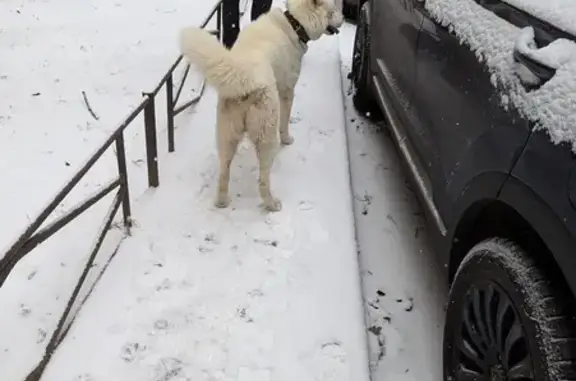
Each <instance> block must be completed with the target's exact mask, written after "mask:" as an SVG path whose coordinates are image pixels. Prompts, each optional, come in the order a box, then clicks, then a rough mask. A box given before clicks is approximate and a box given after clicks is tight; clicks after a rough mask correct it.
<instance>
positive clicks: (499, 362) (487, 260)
mask: <svg viewBox="0 0 576 381" xmlns="http://www.w3.org/2000/svg"><path fill="white" fill-rule="evenodd" d="M563 290H564V289H563V288H562V289H561V288H558V287H557V286H555V285H553V284H552V282H551V279H548V278H547V276H546V275H545V273H544V271H542V270H541V269H540V268H539V267H538V266H537V265H536V263H535V261H534V260H533V258H531V257H530V256H529V255H528V254H527V253H526V252H524V251H523V250H522V249H520V248H519V247H518V246H516V245H514V244H512V243H510V242H508V241H505V240H501V239H490V240H487V241H484V242H482V243H480V244H478V245H476V246H475V247H474V248H472V249H471V250H470V252H469V253H468V254H467V256H466V258H465V259H464V261H463V262H462V264H461V265H460V268H459V269H458V272H457V274H456V276H455V279H454V282H453V284H452V287H451V290H450V303H449V305H448V309H447V316H446V323H445V324H446V325H445V328H444V379H445V380H450V381H472V380H477V381H481V380H486V381H492V380H495V381H532V380H534V381H552V380H573V379H575V378H576V368H575V366H576V362H575V359H576V330H575V320H574V316H573V312H572V309H571V305H570V304H569V303H568V302H567V299H566V298H565V297H564V295H565V293H564V292H563ZM569 305H570V308H569V307H568V306H569Z"/></svg>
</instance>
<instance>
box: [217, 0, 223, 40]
mask: <svg viewBox="0 0 576 381" xmlns="http://www.w3.org/2000/svg"><path fill="white" fill-rule="evenodd" d="M222 3H223V2H222V1H221V2H220V4H219V5H218V9H217V10H216V30H218V40H219V41H222Z"/></svg>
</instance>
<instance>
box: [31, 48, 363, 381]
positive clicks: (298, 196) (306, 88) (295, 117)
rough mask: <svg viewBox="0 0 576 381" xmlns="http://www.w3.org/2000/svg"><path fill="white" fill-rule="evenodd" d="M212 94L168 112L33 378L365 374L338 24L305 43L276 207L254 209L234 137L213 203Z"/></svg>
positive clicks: (317, 379)
mask: <svg viewBox="0 0 576 381" xmlns="http://www.w3.org/2000/svg"><path fill="white" fill-rule="evenodd" d="M215 104H216V97H215V94H214V93H213V92H212V91H211V90H210V91H207V93H206V95H205V98H204V99H203V100H202V101H201V103H200V104H199V105H198V106H197V108H196V109H195V110H194V111H193V112H189V113H188V114H186V113H185V115H183V116H181V117H180V118H179V119H178V120H177V121H176V123H177V125H178V126H179V127H180V128H179V129H178V130H177V136H176V138H177V141H176V142H177V150H176V153H174V154H170V155H167V156H165V157H163V158H161V160H160V163H161V167H160V171H161V185H160V187H159V188H158V189H156V190H150V191H149V192H148V193H147V194H146V195H145V196H144V197H142V198H140V199H139V200H138V202H136V203H135V205H134V217H135V219H136V228H135V229H133V237H131V238H129V239H128V240H126V241H125V242H124V243H123V245H122V247H121V248H120V251H119V253H118V254H117V256H116V258H115V259H114V261H113V262H112V263H111V265H110V267H109V268H108V270H107V272H106V273H105V274H104V276H103V277H102V279H101V281H100V283H99V284H98V285H97V287H96V289H95V291H94V294H93V295H92V296H91V297H90V299H89V300H88V302H87V303H86V305H85V306H84V307H83V309H82V310H81V311H80V313H79V316H78V317H77V320H76V322H75V323H74V325H73V326H72V329H71V330H70V332H69V335H68V337H67V338H66V340H65V341H64V342H63V344H62V345H61V347H60V348H59V350H58V351H57V352H56V354H55V356H54V357H53V359H52V361H51V363H50V365H49V366H48V368H47V370H46V373H45V375H44V377H43V378H42V380H43V381H65V380H75V381H80V380H82V381H104V380H105V381H116V380H117V381H185V380H186V381H188V380H193V381H204V380H239V381H268V380H271V381H284V380H286V381H294V380H298V381H328V380H330V381H352V380H353V381H365V380H368V357H367V353H366V349H367V345H366V335H365V329H364V319H363V312H362V300H361V291H360V280H359V274H358V262H357V261H358V259H357V253H356V246H355V241H354V227H353V213H352V202H351V192H350V178H349V172H348V158H347V152H346V137H345V128H344V115H343V103H342V89H341V81H340V58H339V51H338V39H337V37H324V38H323V39H322V40H321V41H319V42H316V43H312V44H311V47H310V50H309V52H308V54H307V55H306V57H305V58H304V63H303V72H302V77H301V79H300V82H299V86H298V88H297V90H296V99H295V105H294V110H293V113H292V126H291V128H292V134H293V136H294V138H295V143H294V144H293V145H292V146H289V147H286V148H284V149H283V150H282V151H281V152H280V154H279V156H278V157H277V160H276V162H275V164H274V168H273V171H272V186H273V190H274V191H275V193H276V196H277V197H279V198H280V199H281V200H282V202H283V210H282V211H281V212H279V213H274V214H264V213H262V212H261V211H260V209H259V208H258V204H259V203H260V200H259V197H258V190H257V183H256V179H257V162H256V159H255V155H254V152H253V150H252V148H251V147H249V145H248V144H247V143H246V144H244V145H243V146H242V147H241V148H240V150H239V153H238V155H237V157H236V159H235V161H234V163H233V167H232V180H231V185H230V190H231V195H236V196H237V197H232V204H231V207H230V208H229V209H225V210H220V209H215V208H214V207H213V206H212V202H213V196H214V187H215V185H216V177H217V174H218V171H217V170H218V159H217V154H216V150H215V144H214V135H215V134H214V126H215Z"/></svg>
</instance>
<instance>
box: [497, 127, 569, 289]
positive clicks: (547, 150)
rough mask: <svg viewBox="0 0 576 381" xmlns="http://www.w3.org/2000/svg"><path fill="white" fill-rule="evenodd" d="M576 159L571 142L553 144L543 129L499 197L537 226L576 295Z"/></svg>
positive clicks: (529, 142)
mask: <svg viewBox="0 0 576 381" xmlns="http://www.w3.org/2000/svg"><path fill="white" fill-rule="evenodd" d="M575 168H576V159H575V158H574V154H573V153H572V151H571V148H570V146H569V145H568V144H561V145H554V144H552V143H551V142H550V138H549V137H548V135H547V134H546V133H545V132H544V131H541V130H540V131H537V132H535V133H533V134H532V136H531V137H530V139H529V141H528V144H527V145H526V148H525V149H524V151H523V153H522V155H521V156H520V159H519V160H518V163H517V164H516V166H515V167H514V170H513V171H512V175H511V176H510V178H509V180H508V181H507V182H506V184H505V185H504V188H503V189H502V192H501V194H500V196H499V199H500V200H502V201H504V202H506V203H507V204H508V205H510V206H512V207H513V208H514V209H515V210H516V211H517V212H518V213H520V214H521V215H522V217H523V218H524V219H525V220H526V221H528V222H529V223H530V225H532V226H533V227H534V229H535V230H536V231H537V232H538V234H539V235H540V237H541V238H542V240H543V241H544V243H545V244H546V246H547V247H548V248H549V249H550V251H551V252H552V255H553V256H554V258H555V260H556V262H557V263H558V265H559V267H560V269H561V270H562V271H563V272H564V275H565V277H566V280H567V281H568V284H569V286H570V287H571V289H572V292H573V293H575V294H576V277H574V273H575V272H576V250H575V248H576V240H575V238H574V237H576V209H574V206H573V205H572V203H571V201H570V194H569V192H570V188H569V185H570V183H571V177H572V174H573V172H574V169H575Z"/></svg>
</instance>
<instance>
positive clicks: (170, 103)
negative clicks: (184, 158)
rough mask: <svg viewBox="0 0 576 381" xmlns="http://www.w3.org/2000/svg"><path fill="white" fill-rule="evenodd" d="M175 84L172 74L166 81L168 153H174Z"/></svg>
mask: <svg viewBox="0 0 576 381" xmlns="http://www.w3.org/2000/svg"><path fill="white" fill-rule="evenodd" d="M173 91H174V83H173V80H172V73H170V74H169V75H168V78H167V79H166V114H167V116H168V152H174V97H173Z"/></svg>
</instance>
